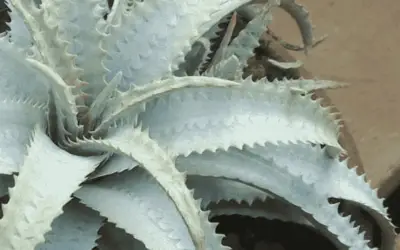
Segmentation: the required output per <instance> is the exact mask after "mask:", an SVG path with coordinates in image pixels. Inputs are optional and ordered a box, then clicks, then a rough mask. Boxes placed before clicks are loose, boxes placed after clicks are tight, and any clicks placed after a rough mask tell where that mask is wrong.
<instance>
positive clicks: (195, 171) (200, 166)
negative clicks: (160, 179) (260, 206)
mask: <svg viewBox="0 0 400 250" xmlns="http://www.w3.org/2000/svg"><path fill="white" fill-rule="evenodd" d="M176 164H177V167H178V168H179V169H181V170H182V171H186V172H187V173H188V175H202V176H213V177H222V178H227V179H232V180H237V181H241V182H243V183H245V184H247V185H250V186H253V187H256V188H260V189H261V190H264V191H270V192H272V193H273V194H275V195H277V196H279V197H281V198H283V199H285V200H286V201H288V202H290V203H291V204H293V205H295V206H298V207H300V208H301V209H302V210H303V211H304V212H306V213H309V214H311V215H312V216H313V219H315V221H316V222H318V223H319V224H321V225H324V226H327V227H328V228H329V231H330V232H331V233H333V234H336V235H338V240H339V241H340V242H341V243H342V244H343V245H345V246H348V247H349V249H351V250H356V249H357V250H358V249H369V247H368V246H367V244H366V242H365V240H364V238H363V237H362V235H359V232H358V229H356V228H353V227H352V225H351V224H350V222H349V221H348V218H343V217H341V216H340V215H339V214H338V210H337V207H338V204H330V203H329V202H328V200H327V199H328V198H329V197H328V196H327V195H326V194H325V193H320V192H318V189H317V186H316V185H315V183H312V182H311V183H310V182H308V181H307V179H306V178H304V177H303V176H301V175H300V176H296V175H294V174H293V173H291V172H290V168H289V167H288V166H279V165H277V164H276V163H275V162H274V159H268V160H266V159H264V158H262V157H260V156H258V155H255V154H250V153H249V152H242V151H241V150H238V149H230V150H229V151H227V152H225V151H221V150H219V151H217V152H216V153H212V152H205V153H203V154H192V155H190V156H188V157H186V158H185V157H179V158H177V163H176ZM243 166H247V167H246V168H244V167H243ZM294 190H296V191H294Z"/></svg>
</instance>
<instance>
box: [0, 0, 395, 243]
mask: <svg viewBox="0 0 400 250" xmlns="http://www.w3.org/2000/svg"><path fill="white" fill-rule="evenodd" d="M278 4H279V3H278V2H275V1H271V0H270V1H266V0H265V1H257V2H253V1H250V0H203V1H200V0H198V1H193V0H187V1H186V0H185V1H183V0H179V1H175V0H145V1H137V0H116V1H114V2H113V4H112V6H111V7H109V6H108V5H107V1H105V0H42V1H33V0H10V1H9V3H8V6H9V8H10V9H11V13H10V15H11V19H12V21H11V22H10V24H9V26H10V31H8V32H6V33H4V34H2V37H1V38H0V54H1V56H0V76H1V78H0V87H1V92H0V100H1V102H0V114H1V122H0V126H1V130H0V131H1V132H0V135H1V137H0V174H1V175H0V187H1V189H0V192H1V193H0V195H1V196H2V197H9V200H8V201H7V202H6V204H4V205H3V207H2V213H3V217H2V218H1V220H0V246H1V249H2V250H29V249H36V250H53V249H54V250H55V249H57V250H67V249H93V248H95V247H96V248H97V249H101V250H108V249H120V250H124V249H135V250H137V249H154V250H155V249H167V250H172V249H196V250H205V249H209V250H210V249H229V248H228V247H227V246H223V245H222V244H221V240H222V237H223V235H219V234H216V233H215V228H216V223H211V222H210V221H209V218H210V217H212V216H215V215H219V214H242V215H249V216H253V217H255V216H261V217H265V218H278V219H281V220H289V221H293V222H296V223H300V224H304V225H306V226H309V227H312V228H314V229H316V230H318V231H320V232H321V233H323V234H324V235H326V236H327V237H329V238H330V239H331V240H332V241H333V242H334V243H335V244H336V245H337V246H338V247H339V248H342V247H344V248H346V247H347V248H348V249H352V250H356V249H357V250H358V249H370V247H369V246H368V243H367V241H366V240H365V239H364V236H363V234H362V233H360V232H359V231H358V228H356V227H354V223H353V222H350V217H342V216H341V215H340V214H339V213H338V203H336V204H331V203H330V202H329V201H328V199H329V198H332V197H333V198H337V199H342V200H345V201H348V202H350V203H353V204H357V205H359V206H360V207H362V208H363V209H365V210H366V211H368V213H370V214H371V215H372V216H373V218H374V219H375V220H376V221H377V223H378V224H379V226H380V228H381V230H382V235H383V236H384V237H383V241H382V249H384V250H388V249H392V248H393V246H394V232H393V226H392V225H391V223H390V221H389V219H388V218H387V214H386V209H385V208H384V206H383V204H382V199H379V198H378V197H377V194H376V190H372V189H371V188H370V187H369V185H368V183H366V182H365V180H364V176H358V175H357V174H356V172H355V170H354V168H352V169H349V168H348V167H347V162H346V161H340V160H339V155H340V154H341V153H342V152H343V149H342V147H341V146H340V144H339V143H338V140H337V137H338V133H339V128H340V123H339V120H338V119H336V116H335V114H331V112H330V108H329V107H322V106H321V105H320V100H318V99H317V100H315V99H313V98H312V96H311V95H312V93H310V91H312V90H314V89H317V88H324V87H334V86H337V84H336V83H333V82H329V81H320V80H307V79H297V80H287V79H284V80H281V81H272V82H270V81H268V80H267V79H261V80H258V81H253V80H252V79H251V77H247V78H243V76H242V72H243V69H244V67H246V62H247V59H248V58H250V57H251V56H252V55H253V49H254V48H255V47H257V46H258V39H259V37H260V36H261V34H262V33H263V32H265V30H266V29H267V26H268V23H269V22H270V21H271V12H270V11H271V9H272V8H273V7H275V6H277V5H278ZM255 6H256V7H255ZM260 6H261V7H260ZM282 6H283V7H284V9H286V10H288V11H292V13H294V14H296V13H297V14H296V15H294V14H293V16H295V17H297V18H296V20H297V21H298V23H299V26H300V27H301V28H302V31H303V32H302V33H303V41H304V48H307V47H310V46H311V45H312V41H313V40H312V35H311V33H309V32H308V31H309V28H310V27H311V26H310V24H309V22H308V21H307V20H308V19H307V15H306V13H307V12H306V11H305V10H304V9H303V8H302V7H301V6H300V5H298V4H296V3H295V2H294V1H292V0H285V1H284V4H282V5H281V7H282ZM257 8H258V9H259V11H256V9H257ZM234 11H237V13H239V14H240V13H244V15H246V13H247V15H250V16H251V18H252V20H251V21H250V22H249V23H248V24H247V26H246V27H245V28H244V29H243V30H242V31H241V32H240V33H239V34H238V35H237V36H236V37H234V38H233V39H232V30H233V27H234V25H235V20H236V18H237V14H236V12H235V13H234ZM232 13H233V14H232ZM249 13H250V14H249ZM224 22H228V23H229V24H228V26H227V28H226V29H225V30H224V32H223V36H222V37H221V39H220V41H219V42H218V44H217V45H218V49H217V50H213V49H211V48H212V44H213V40H215V38H218V36H219V34H218V32H219V31H220V30H221V26H220V24H221V23H224ZM310 36H311V39H310ZM271 63H274V64H276V65H279V66H281V67H283V68H285V67H292V66H293V65H291V64H290V63H289V64H285V63H282V62H276V61H273V60H271ZM296 65H297V64H296Z"/></svg>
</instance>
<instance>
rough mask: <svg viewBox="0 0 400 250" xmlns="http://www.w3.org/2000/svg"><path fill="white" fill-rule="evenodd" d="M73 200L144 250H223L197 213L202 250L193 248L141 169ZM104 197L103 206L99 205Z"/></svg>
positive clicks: (171, 209)
mask: <svg viewBox="0 0 400 250" xmlns="http://www.w3.org/2000/svg"><path fill="white" fill-rule="evenodd" d="M75 196H77V197H78V198H79V199H81V200H82V202H83V203H84V204H86V205H88V206H90V207H92V208H93V209H96V210H98V211H100V213H101V214H102V215H104V216H107V217H108V218H109V221H111V222H112V223H116V225H117V227H120V228H122V229H124V230H125V231H127V232H128V233H130V234H132V235H134V236H135V238H136V239H139V240H141V241H142V242H143V243H144V245H145V246H146V247H147V248H148V249H151V250H156V249H177V250H178V249H179V250H183V249H185V250H190V249H223V250H226V249H227V248H225V247H223V246H222V245H221V243H220V241H221V238H222V236H220V235H216V234H215V226H216V225H214V224H212V223H209V222H208V213H207V212H203V211H200V210H199V211H198V213H199V216H200V217H201V228H202V230H204V233H205V236H206V237H205V244H206V245H205V246H206V247H205V248H198V247H196V246H195V245H194V244H193V242H192V241H191V240H190V236H189V232H188V229H187V227H186V225H185V222H184V220H183V218H182V216H181V215H180V213H179V211H178V210H177V209H176V207H175V204H174V203H173V202H172V200H170V199H169V198H168V196H166V194H165V191H164V190H163V189H162V188H161V187H160V185H158V184H157V182H156V181H155V180H154V178H152V177H151V176H150V175H149V174H148V173H146V171H145V170H144V169H142V168H135V169H133V170H131V171H129V172H124V173H121V174H118V175H113V176H109V177H107V178H105V179H102V180H100V181H98V182H97V183H94V184H89V185H85V186H83V187H82V188H81V189H80V190H78V191H77V192H76V193H75ZM105 197H107V200H108V202H106V203H105V202H102V201H103V199H104V198H105ZM138 224H140V225H141V227H137V225H138ZM150 232H151V233H150Z"/></svg>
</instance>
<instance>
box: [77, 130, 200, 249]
mask: <svg viewBox="0 0 400 250" xmlns="http://www.w3.org/2000/svg"><path fill="white" fill-rule="evenodd" d="M71 146H72V147H77V148H79V149H81V150H94V152H96V151H97V152H98V151H105V152H113V153H117V154H121V155H124V156H128V157H131V158H133V159H135V160H136V161H137V162H139V163H140V165H141V166H142V167H143V168H145V169H146V170H147V171H148V172H149V173H150V174H151V175H152V176H153V177H154V178H155V180H157V182H158V183H159V184H160V186H161V187H162V188H163V189H164V190H165V192H166V193H167V194H168V196H169V197H170V198H171V199H172V200H173V201H174V203H175V205H176V208H177V210H178V211H179V212H180V214H181V216H182V218H183V219H184V221H185V223H186V225H187V227H188V230H189V232H190V236H191V238H192V240H193V243H194V244H195V246H196V248H198V249H205V248H204V247H205V245H204V232H203V230H202V228H201V218H200V217H199V213H200V208H199V207H198V206H197V203H196V202H195V200H194V199H193V196H192V194H191V192H190V191H189V189H188V188H187V187H186V185H185V175H184V174H183V173H180V172H179V171H178V170H177V169H176V168H175V164H174V162H173V160H172V158H171V157H170V156H169V155H168V154H167V153H166V152H165V151H164V150H163V149H162V148H161V147H159V146H158V144H157V143H156V142H155V141H153V140H152V139H150V138H149V137H148V134H147V133H145V132H142V130H141V128H140V127H139V128H133V126H125V127H119V128H117V132H116V133H114V134H110V135H109V136H108V137H107V138H106V139H102V140H99V141H96V140H85V141H78V142H76V143H74V142H72V144H71ZM95 209H97V208H95ZM100 212H101V211H100ZM107 217H109V218H110V216H107Z"/></svg>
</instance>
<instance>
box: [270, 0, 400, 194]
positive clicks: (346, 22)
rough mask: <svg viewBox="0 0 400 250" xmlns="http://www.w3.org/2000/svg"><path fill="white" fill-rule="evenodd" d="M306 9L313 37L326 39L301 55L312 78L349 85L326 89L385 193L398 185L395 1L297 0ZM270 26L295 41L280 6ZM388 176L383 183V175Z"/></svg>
mask: <svg viewBox="0 0 400 250" xmlns="http://www.w3.org/2000/svg"><path fill="white" fill-rule="evenodd" d="M298 2H299V3H301V4H303V5H304V6H305V7H306V8H307V9H308V10H309V12H310V14H311V19H312V22H313V24H314V25H315V26H316V28H315V35H316V37H319V36H322V35H324V34H328V35H329V37H328V39H327V40H326V41H325V42H324V43H322V44H321V45H319V46H318V47H316V48H314V49H313V50H312V51H311V53H310V54H309V56H308V57H307V58H306V57H305V56H304V55H303V54H302V53H299V52H291V54H292V55H293V56H295V57H296V58H299V59H300V60H302V61H303V62H304V63H305V68H306V69H307V70H308V71H310V72H312V73H313V75H314V76H316V77H318V78H321V79H330V80H336V81H343V82H347V83H350V84H351V85H350V87H348V88H344V89H339V90H329V91H328V96H329V97H331V99H332V101H333V103H334V104H335V105H336V106H337V107H338V109H339V110H340V111H341V112H342V116H343V118H344V120H345V121H346V123H347V125H348V127H349V129H350V132H351V133H352V135H353V137H354V140H355V142H356V144H357V146H358V149H359V153H360V156H361V159H362V161H363V164H364V168H365V170H366V172H367V174H368V177H369V178H370V179H371V180H372V184H373V185H374V186H382V190H381V191H382V194H387V193H389V192H390V191H391V190H393V188H395V185H394V183H396V182H397V183H400V171H399V172H396V168H399V166H400V98H399V92H400V79H398V78H399V77H400V60H399V59H398V57H400V46H399V45H400V3H399V2H398V1H393V0H380V1H370V0H351V1H349V0H318V1H315V0H298ZM276 12H277V13H276V14H275V15H274V17H275V18H274V22H273V25H272V26H271V28H272V29H273V30H274V32H275V33H277V34H279V35H281V36H282V38H284V39H285V40H286V41H289V42H295V43H297V44H300V42H301V38H300V36H299V32H298V29H297V27H296V25H295V23H294V21H293V20H292V19H290V17H289V16H288V15H287V14H286V13H283V12H281V11H279V10H277V11H276ZM389 177H392V179H391V180H389V181H388V178H389Z"/></svg>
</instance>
